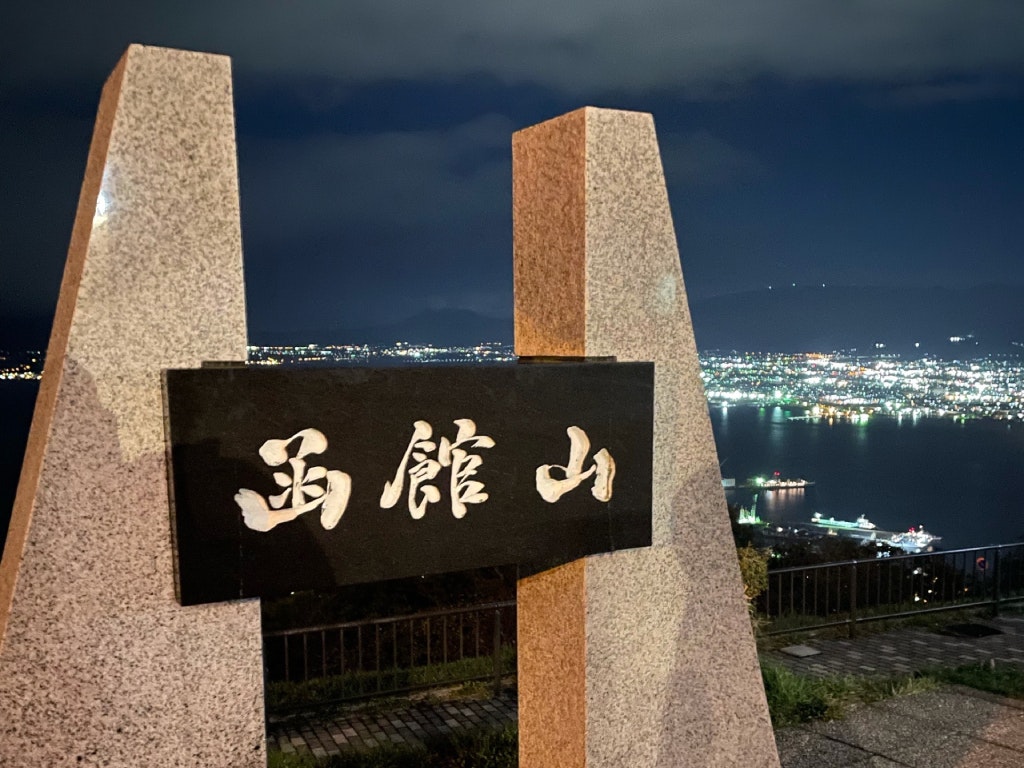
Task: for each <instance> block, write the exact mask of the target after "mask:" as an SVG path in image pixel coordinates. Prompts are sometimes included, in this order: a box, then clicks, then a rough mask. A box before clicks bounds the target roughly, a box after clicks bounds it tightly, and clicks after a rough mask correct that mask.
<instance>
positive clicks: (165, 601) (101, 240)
mask: <svg viewBox="0 0 1024 768" xmlns="http://www.w3.org/2000/svg"><path fill="white" fill-rule="evenodd" d="M54 226H60V223H59V222H56V223H55V224H54ZM245 346H246V328H245V296H244V286H243V280H242V255H241V234H240V227H239V209H238V174H237V167H236V159H235V144H234V116H233V109H232V97H231V72H230V62H229V60H228V59H227V58H225V57H223V56H212V55H205V54H199V53H191V52H185V51H173V50H166V49H158V48H151V47H144V46H137V45H133V46H131V47H130V48H129V49H128V51H127V52H126V53H125V55H124V56H123V58H122V59H121V61H120V63H119V64H118V65H117V67H116V69H115V70H114V72H113V74H112V75H111V76H110V79H109V80H108V81H107V84H106V86H105V87H104V89H103V95H102V98H101V102H100V106H99V114H98V117H97V120H96V126H95V132H94V135H93V141H92V146H91V149H90V153H89V160H88V164H87V167H86V173H85V180H84V183H83V185H82V191H81V196H80V198H79V205H78V212H77V215H76V218H75V223H74V229H73V232H72V236H71V244H70V248H69V251H68V258H67V265H66V268H65V272H64V280H63V283H62V286H61V292H60V298H59V301H58V306H57V312H56V317H55V320H54V325H53V332H52V335H51V337H50V343H49V349H48V352H47V358H46V370H45V373H44V374H43V380H42V384H41V388H40V392H39V396H38V400H37V403H36V409H35V414H34V417H33V421H32V429H31V433H30V436H29V443H28V448H27V450H26V456H25V463H24V466H23V469H22V473H21V479H20V483H19V486H18V494H17V498H16V501H15V506H14V512H13V519H12V522H11V529H10V533H9V535H8V538H7V544H6V548H5V550H4V556H3V561H2V565H0V764H2V765H4V766H5V768H16V767H18V766H25V767H26V768H29V767H31V768H36V767H37V766H43V765H47V766H51V765H52V766H57V765H75V766H94V765H95V766H99V765H103V766H126V767H127V766H131V767H132V768H135V767H136V766H141V765H154V766H156V765H160V766H172V765H181V766H199V765H202V766H262V765H264V764H265V761H266V757H265V749H264V727H263V679H262V660H261V636H260V612H259V604H258V602H257V601H248V602H239V603H232V604H216V605H204V606H196V607H190V608H182V607H181V606H180V605H179V604H178V602H177V600H176V599H175V592H174V575H173V566H172V546H171V532H170V523H169V512H168V509H169V507H168V495H167V462H166V457H165V450H166V449H165V442H164V420H163V418H164V417H163V403H162V385H161V371H162V369H164V368H187V367H197V366H199V364H200V363H201V362H202V361H204V360H244V359H245V355H246V350H245Z"/></svg>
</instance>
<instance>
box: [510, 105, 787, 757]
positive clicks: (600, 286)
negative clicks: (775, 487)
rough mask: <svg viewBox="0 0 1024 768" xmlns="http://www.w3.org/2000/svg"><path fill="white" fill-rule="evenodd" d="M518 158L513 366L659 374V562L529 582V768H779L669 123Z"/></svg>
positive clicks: (523, 727)
mask: <svg viewBox="0 0 1024 768" xmlns="http://www.w3.org/2000/svg"><path fill="white" fill-rule="evenodd" d="M512 152H513V216H514V231H515V265H514V272H515V307H516V309H515V332H516V352H517V353H518V354H519V355H589V356H605V355H614V356H616V357H618V359H619V360H621V361H628V360H651V361H654V362H655V364H656V367H655V401H654V422H655V423H654V480H653V482H654V488H653V495H654V502H653V503H654V508H653V540H654V542H653V546H652V547H650V548H647V549H636V550H625V551H620V552H614V553H610V554H606V555H597V556H593V557H588V558H586V559H584V560H580V561H577V562H575V563H571V564H569V565H566V566H563V567H561V568H556V569H553V570H551V571H547V572H544V573H541V574H539V575H537V576H533V577H530V578H528V579H524V580H522V581H521V582H520V583H519V608H518V611H519V641H518V642H519V722H520V735H519V738H520V765H522V766H523V768H538V767H540V766H543V767H544V768H548V767H550V766H573V767H577V766H578V767H580V768H582V767H583V766H587V768H597V767H598V766H600V767H601V768H605V767H607V768H620V767H621V766H630V768H641V767H644V766H652V767H653V766H662V767H664V768H677V766H735V765H742V766H777V765H778V764H779V762H778V756H777V753H776V750H775V742H774V737H773V734H772V729H771V722H770V719H769V716H768V708H767V704H766V702H765V697H764V691H763V688H762V684H761V677H760V672H759V669H758V663H757V653H756V649H755V646H754V640H753V636H752V633H751V628H750V621H749V619H748V617H747V611H746V606H745V604H744V601H743V597H742V585H741V580H740V575H739V567H738V565H737V560H736V552H735V548H734V545H733V541H732V534H731V531H730V527H729V520H728V514H727V511H726V505H725V498H724V495H723V492H722V486H721V476H720V473H719V470H718V459H717V455H716V451H715V444H714V440H713V437H712V434H711V425H710V422H709V420H708V415H707V405H706V401H705V399H704V391H703V385H702V382H701V379H700V368H699V365H698V361H697V351H696V346H695V343H694V338H693V328H692V326H691V323H690V314H689V308H688V306H687V301H686V291H685V288H684V287H683V279H682V270H681V268H680V262H679V253H678V249H677V246H676V240H675V232H674V229H673V225H672V216H671V212H670V210H669V205H668V195H667V192H666V189H665V180H664V176H663V174H662V168H661V159H660V155H659V152H658V144H657V138H656V137H655V132H654V122H653V120H652V118H651V116H650V115H647V114H641V113H634V112H620V111H614V110H604V109H593V108H586V109H581V110H578V111H576V112H572V113H570V114H567V115H564V116H562V117H559V118H556V119H554V120H550V121H548V122H545V123H542V124H540V125H536V126H533V127H531V128H527V129H525V130H523V131H519V132H518V133H516V134H515V135H514V137H513V140H512Z"/></svg>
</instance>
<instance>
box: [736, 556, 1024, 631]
mask: <svg viewBox="0 0 1024 768" xmlns="http://www.w3.org/2000/svg"><path fill="white" fill-rule="evenodd" d="M1019 600H1024V544H1002V545H996V546H990V547H976V548H973V549H957V550H951V551H949V552H929V553H925V554H918V555H900V556H897V557H883V558H878V559H875V560H847V561H845V562H840V563H825V564H823V565H809V566H797V567H794V568H780V569H778V570H770V571H769V572H768V587H767V589H766V590H765V591H764V592H763V593H762V594H761V595H759V596H758V598H757V600H756V601H755V606H756V608H757V611H758V614H759V615H760V616H762V617H764V618H767V619H768V620H769V622H770V626H769V628H768V630H767V634H769V635H782V634H787V633H792V632H802V631H806V630H810V629H822V628H825V627H835V626H841V625H846V626H847V627H848V628H849V631H850V634H851V635H852V634H854V633H855V632H856V627H857V625H858V624H862V623H865V622H870V621H880V620H882V619H893V618H902V617H907V616H914V615H917V614H923V613H935V612H938V611H951V610H959V609H966V608H977V607H983V606H989V607H991V608H992V609H993V610H994V611H996V612H998V610H999V606H1000V605H1001V604H1004V603H1010V602H1016V601H1019Z"/></svg>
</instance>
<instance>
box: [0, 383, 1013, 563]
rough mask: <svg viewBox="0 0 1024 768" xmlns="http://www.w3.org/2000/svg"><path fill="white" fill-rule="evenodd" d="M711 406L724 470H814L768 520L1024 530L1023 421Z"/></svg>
mask: <svg viewBox="0 0 1024 768" xmlns="http://www.w3.org/2000/svg"><path fill="white" fill-rule="evenodd" d="M37 391H38V383H37V382H22V381H13V382H11V381H4V382H0V533H2V534H4V535H5V534H6V531H7V522H8V519H9V515H10V509H11V505H12V504H13V502H14V492H15V489H16V485H17V481H18V472H19V469H20V466H21V460H22V454H23V452H24V446H25V438H26V436H27V434H28V427H29V422H30V421H31V418H32V405H33V403H34V401H35V395H36V392H37ZM710 413H711V425H712V428H713V430H714V433H715V441H716V443H717V446H718V459H719V462H720V463H721V466H722V475H723V476H724V477H734V478H736V479H737V481H740V482H742V481H743V480H745V479H746V478H748V477H753V476H755V475H768V474H770V473H772V472H774V471H776V470H777V471H779V472H781V473H782V475H783V476H785V477H804V478H806V479H808V480H814V481H816V485H815V486H813V487H812V488H809V489H807V490H806V491H773V492H771V493H763V494H761V497H760V499H759V501H758V513H759V514H760V515H761V517H762V518H763V519H766V520H775V521H795V522H804V521H807V520H808V519H809V518H810V516H811V515H812V514H813V513H814V512H815V511H820V512H821V513H822V514H823V515H824V516H826V517H829V516H832V517H835V518H837V519H843V520H853V519H855V518H856V517H857V516H858V515H861V514H863V515H866V516H867V517H869V518H870V519H871V521H872V522H874V523H875V524H876V525H878V527H879V528H882V529H884V530H896V531H898V530H904V529H906V528H908V527H909V526H911V525H922V524H923V525H924V526H925V528H927V529H928V530H929V531H931V532H933V533H937V534H939V535H941V536H942V537H943V538H942V541H941V542H940V544H941V547H942V548H943V549H953V548H957V547H973V546H981V545H985V544H1002V543H1011V542H1016V541H1021V540H1022V539H1024V499H1022V497H1024V424H1012V425H1011V424H1006V423H1001V422H990V421H984V422H983V421H978V422H967V423H966V424H955V423H953V422H950V421H938V420H933V419H922V420H919V421H916V422H914V421H910V420H904V421H902V422H896V421H891V420H887V419H874V420H872V421H871V422H869V423H867V424H850V423H847V422H836V423H833V424H828V423H827V422H821V421H813V422H806V421H789V420H788V419H787V416H789V415H793V416H798V415H800V414H801V411H799V410H798V409H797V410H792V411H785V410H783V409H781V408H765V409H758V408H755V407H746V406H743V407H732V408H729V409H728V410H723V409H720V408H712V409H711V411H710ZM736 497H737V500H742V496H741V494H739V493H737V494H736ZM747 501H749V499H747ZM0 538H2V537H0Z"/></svg>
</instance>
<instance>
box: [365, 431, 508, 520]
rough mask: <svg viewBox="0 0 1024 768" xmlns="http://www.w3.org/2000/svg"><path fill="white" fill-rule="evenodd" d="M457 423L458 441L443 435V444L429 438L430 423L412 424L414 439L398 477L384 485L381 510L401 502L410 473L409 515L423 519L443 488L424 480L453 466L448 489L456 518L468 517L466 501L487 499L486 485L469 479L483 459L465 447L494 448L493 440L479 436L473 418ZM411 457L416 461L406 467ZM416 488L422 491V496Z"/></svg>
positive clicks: (438, 499)
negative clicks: (435, 456)
mask: <svg viewBox="0 0 1024 768" xmlns="http://www.w3.org/2000/svg"><path fill="white" fill-rule="evenodd" d="M455 424H456V426H458V428H459V430H458V434H457V435H456V437H455V442H451V441H449V440H448V438H446V437H442V438H441V442H440V445H438V444H437V443H434V442H433V441H432V440H431V439H430V438H431V436H432V435H433V433H434V428H433V427H432V426H431V425H430V424H429V423H427V422H425V421H417V422H415V423H414V424H413V435H412V439H411V440H410V441H409V446H408V447H407V448H406V449H405V455H404V456H403V457H402V461H401V463H400V464H399V465H398V469H397V471H396V472H395V477H394V479H393V480H391V481H389V482H387V483H385V484H384V492H383V493H382V494H381V496H380V507H381V509H390V508H391V507H393V506H395V504H397V503H398V499H399V498H400V497H401V495H402V489H403V486H404V482H405V475H406V474H408V475H409V479H410V482H409V501H408V506H409V514H410V515H411V516H412V518H413V519H414V520H420V519H421V518H422V517H423V516H424V515H425V514H426V510H427V504H435V503H437V502H438V501H440V500H441V491H440V490H438V488H437V486H435V485H425V484H424V483H426V482H428V481H430V480H434V479H435V478H436V477H437V476H438V474H440V472H441V468H442V467H450V468H451V478H450V481H449V490H450V493H451V509H452V514H453V515H454V516H455V517H456V518H462V517H465V515H466V505H467V504H480V503H482V502H484V501H486V500H487V494H486V493H483V489H484V484H483V483H481V482H480V481H478V480H470V479H469V478H470V477H472V476H473V475H475V474H476V471H477V469H478V468H479V467H480V465H481V464H482V463H483V459H482V458H481V457H480V456H479V455H478V454H471V453H469V452H468V451H467V450H466V447H473V448H493V447H494V440H492V439H491V438H490V437H487V436H486V435H477V434H476V424H475V423H474V422H473V421H472V420H471V419H456V420H455ZM434 450H437V458H436V459H434V458H431V457H430V456H429V455H428V454H429V453H430V452H432V451H434ZM410 457H411V458H412V459H413V460H415V461H416V462H417V463H416V464H415V465H413V467H412V468H411V469H407V467H408V466H409V459H410ZM417 491H419V492H421V493H422V496H421V497H419V498H417Z"/></svg>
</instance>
